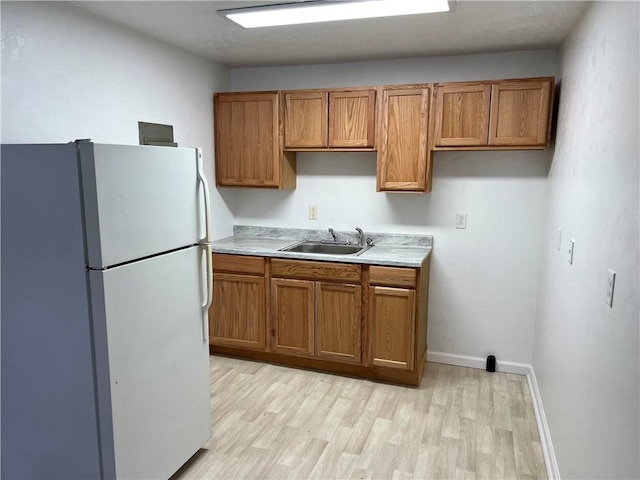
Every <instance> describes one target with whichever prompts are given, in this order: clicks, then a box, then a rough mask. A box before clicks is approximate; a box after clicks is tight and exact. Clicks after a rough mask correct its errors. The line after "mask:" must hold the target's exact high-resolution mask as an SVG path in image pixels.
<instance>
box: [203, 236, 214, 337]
mask: <svg viewBox="0 0 640 480" xmlns="http://www.w3.org/2000/svg"><path fill="white" fill-rule="evenodd" d="M200 246H201V247H204V249H205V252H204V254H205V255H206V256H207V262H206V264H207V267H206V268H207V274H206V276H207V299H206V300H205V302H204V303H203V304H202V340H203V341H204V342H208V341H209V338H208V335H207V323H208V321H209V307H210V306H211V302H212V301H213V258H212V255H213V252H212V251H211V244H210V243H200Z"/></svg>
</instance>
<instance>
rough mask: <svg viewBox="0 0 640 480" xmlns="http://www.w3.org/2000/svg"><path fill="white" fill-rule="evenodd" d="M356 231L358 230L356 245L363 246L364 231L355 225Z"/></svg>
mask: <svg viewBox="0 0 640 480" xmlns="http://www.w3.org/2000/svg"><path fill="white" fill-rule="evenodd" d="M356 232H358V245H360V246H361V247H364V232H363V231H362V229H361V228H360V227H356Z"/></svg>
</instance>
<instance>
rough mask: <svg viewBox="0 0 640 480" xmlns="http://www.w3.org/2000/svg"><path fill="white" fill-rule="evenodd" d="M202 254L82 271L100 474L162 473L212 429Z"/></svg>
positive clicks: (191, 251) (180, 253)
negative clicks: (89, 326)
mask: <svg viewBox="0 0 640 480" xmlns="http://www.w3.org/2000/svg"><path fill="white" fill-rule="evenodd" d="M205 255H206V252H205V250H204V249H203V248H199V247H190V248H186V249H183V250H178V251H175V252H172V253H168V254H165V255H160V256H157V257H153V258H149V259H146V260H141V261H138V262H134V263H130V264H126V265H123V266H119V267H115V268H111V269H108V270H103V271H90V273H89V283H90V288H91V299H92V311H93V327H94V339H95V362H96V373H97V377H98V407H99V410H100V413H99V415H100V420H99V424H100V437H101V443H102V457H103V469H104V471H103V476H104V477H112V476H115V477H116V478H123V479H125V478H138V479H140V478H148V479H151V478H154V479H156V478H168V477H169V476H171V475H172V474H173V473H174V472H175V471H176V470H178V469H179V468H180V467H181V466H182V465H183V464H184V463H185V462H186V461H187V460H188V459H189V458H190V457H191V456H192V455H193V454H194V453H195V452H196V451H197V450H198V449H199V448H200V447H201V446H202V445H203V444H204V443H205V442H206V441H207V440H208V438H209V437H210V432H211V413H210V386H209V385H210V384H209V350H208V342H207V341H206V318H205V315H206V312H204V311H203V307H202V304H203V301H204V299H205V298H206V285H205V283H206V272H205V265H206V259H205ZM203 325H204V327H203ZM203 328H204V329H203Z"/></svg>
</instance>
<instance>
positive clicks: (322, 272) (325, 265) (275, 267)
mask: <svg viewBox="0 0 640 480" xmlns="http://www.w3.org/2000/svg"><path fill="white" fill-rule="evenodd" d="M360 273H361V268H360V265H350V264H344V263H329V262H307V261H297V260H278V259H273V260H271V275H272V276H273V277H286V278H305V279H309V280H336V281H343V282H355V283H359V282H360Z"/></svg>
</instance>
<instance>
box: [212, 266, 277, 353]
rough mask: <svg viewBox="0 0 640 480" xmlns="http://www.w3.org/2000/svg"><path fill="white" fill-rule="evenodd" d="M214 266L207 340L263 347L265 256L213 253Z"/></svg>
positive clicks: (218, 343) (233, 345) (217, 343)
mask: <svg viewBox="0 0 640 480" xmlns="http://www.w3.org/2000/svg"><path fill="white" fill-rule="evenodd" d="M213 268H214V274H213V301H212V302H211V307H209V344H210V345H226V346H230V347H240V348H250V349H255V350H265V349H266V331H265V328H266V314H265V293H266V287H265V277H264V268H265V259H264V258H259V257H245V256H240V255H221V254H214V255H213ZM227 272H231V273H227Z"/></svg>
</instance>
